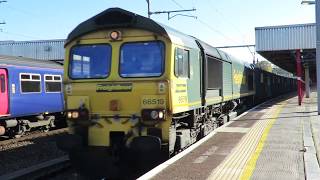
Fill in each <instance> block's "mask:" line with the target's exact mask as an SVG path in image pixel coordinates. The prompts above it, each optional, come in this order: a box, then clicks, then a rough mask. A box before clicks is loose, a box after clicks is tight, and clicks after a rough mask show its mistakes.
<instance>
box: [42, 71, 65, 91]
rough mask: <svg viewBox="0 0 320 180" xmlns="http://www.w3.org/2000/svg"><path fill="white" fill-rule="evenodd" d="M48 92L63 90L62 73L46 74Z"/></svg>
mask: <svg viewBox="0 0 320 180" xmlns="http://www.w3.org/2000/svg"><path fill="white" fill-rule="evenodd" d="M44 77H45V89H46V92H61V90H62V89H61V88H62V86H61V84H62V80H61V76H60V75H44Z"/></svg>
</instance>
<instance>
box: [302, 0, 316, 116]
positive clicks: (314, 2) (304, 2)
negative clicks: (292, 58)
mask: <svg viewBox="0 0 320 180" xmlns="http://www.w3.org/2000/svg"><path fill="white" fill-rule="evenodd" d="M301 4H309V5H311V4H315V5H316V68H317V100H318V115H319V114H320V0H315V1H302V2H301Z"/></svg>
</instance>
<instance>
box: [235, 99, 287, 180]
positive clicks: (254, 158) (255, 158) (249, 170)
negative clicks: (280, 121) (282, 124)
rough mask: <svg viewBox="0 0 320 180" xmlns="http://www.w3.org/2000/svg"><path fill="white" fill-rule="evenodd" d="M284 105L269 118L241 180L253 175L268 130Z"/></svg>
mask: <svg viewBox="0 0 320 180" xmlns="http://www.w3.org/2000/svg"><path fill="white" fill-rule="evenodd" d="M285 104H287V103H286V101H285V103H282V104H281V105H280V107H279V108H278V109H277V110H276V112H275V113H274V114H273V116H272V117H271V119H272V120H271V121H270V122H269V124H268V125H267V127H266V129H265V130H264V132H263V134H262V136H261V139H260V141H259V144H258V146H257V148H256V150H255V152H254V153H253V154H252V155H251V158H250V159H249V161H248V162H247V164H246V166H245V169H244V171H243V172H242V174H241V176H240V179H241V180H247V179H250V178H251V176H252V174H253V171H254V170H255V168H256V164H257V161H258V158H259V156H260V153H261V152H262V149H263V146H264V143H265V141H266V140H267V137H268V134H269V132H270V129H271V127H272V126H273V124H274V122H275V121H276V120H277V118H278V116H279V114H280V112H281V110H282V108H283V106H284V105H285Z"/></svg>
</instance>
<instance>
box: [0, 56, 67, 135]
mask: <svg viewBox="0 0 320 180" xmlns="http://www.w3.org/2000/svg"><path fill="white" fill-rule="evenodd" d="M62 76H63V66H62V65H61V64H57V63H55V62H49V61H42V60H34V59H29V58H22V57H11V56H0V104H1V106H0V135H8V136H10V137H18V136H21V135H23V134H24V133H25V132H27V131H30V130H31V129H34V128H41V129H42V130H44V131H47V130H49V129H50V128H51V127H54V126H55V123H56V118H60V122H59V123H62V124H63V121H64V120H63V119H61V118H63V113H64V98H63V93H62Z"/></svg>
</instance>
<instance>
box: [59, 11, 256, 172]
mask: <svg viewBox="0 0 320 180" xmlns="http://www.w3.org/2000/svg"><path fill="white" fill-rule="evenodd" d="M65 49H66V59H65V75H64V82H65V98H66V107H67V109H68V111H67V116H68V118H67V121H68V124H69V128H70V132H71V134H72V135H70V136H69V137H68V138H65V139H63V141H61V142H60V147H62V148H63V149H65V150H68V151H69V153H70V158H71V160H72V162H73V163H74V165H75V166H76V167H77V168H78V169H79V170H80V171H81V172H84V173H92V174H95V175H96V177H102V176H104V177H115V176H117V175H119V173H120V172H121V170H119V167H117V166H121V164H120V165H119V163H118V162H120V161H121V160H125V161H126V162H129V161H132V162H133V163H135V164H136V165H137V166H139V165H141V164H152V163H154V162H155V161H157V159H158V157H160V156H161V157H163V156H166V157H169V156H170V155H173V154H175V153H177V152H179V151H180V150H183V149H184V148H186V147H188V146H190V145H191V144H192V143H194V142H195V141H197V140H198V139H199V138H201V137H203V136H205V135H206V134H208V133H209V132H210V131H212V130H213V129H214V128H216V127H217V126H219V125H221V124H223V123H224V122H226V121H227V120H228V119H229V118H230V116H234V115H235V114H236V113H235V112H234V111H233V110H234V109H235V108H236V107H237V106H239V104H241V102H242V101H243V100H245V101H250V100H252V97H253V95H254V93H255V91H254V79H253V70H252V67H250V66H249V65H245V64H244V63H243V62H241V61H238V60H236V59H234V58H233V57H231V56H229V55H228V54H226V53H224V52H222V51H220V50H218V49H216V48H213V47H211V46H210V45H208V44H206V43H204V42H202V41H200V40H198V39H196V38H194V37H191V36H188V35H185V34H183V33H180V32H178V31H176V30H174V29H171V28H169V27H167V26H164V25H161V24H159V23H156V22H155V21H153V20H151V19H148V18H145V17H143V16H140V15H137V14H134V13H131V12H128V11H125V10H122V9H119V8H111V9H107V10H106V11H104V12H102V13H100V14H98V15H96V16H94V17H92V18H90V19H88V20H87V21H85V22H83V23H81V24H80V25H78V26H77V27H76V28H75V29H74V30H73V31H72V32H71V33H70V34H69V36H68V39H67V42H66V44H65Z"/></svg>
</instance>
